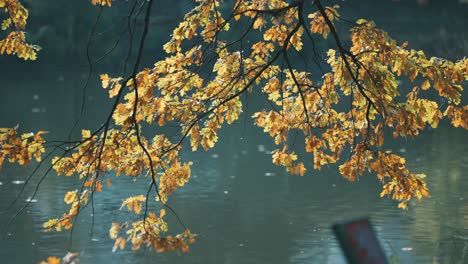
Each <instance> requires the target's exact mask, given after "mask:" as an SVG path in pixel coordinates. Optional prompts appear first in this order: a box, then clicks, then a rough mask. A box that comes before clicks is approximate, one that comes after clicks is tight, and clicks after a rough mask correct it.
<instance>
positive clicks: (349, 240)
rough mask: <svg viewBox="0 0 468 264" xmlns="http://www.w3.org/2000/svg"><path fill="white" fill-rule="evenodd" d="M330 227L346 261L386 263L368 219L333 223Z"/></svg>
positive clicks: (368, 263)
mask: <svg viewBox="0 0 468 264" xmlns="http://www.w3.org/2000/svg"><path fill="white" fill-rule="evenodd" d="M332 228H333V232H334V233H335V236H336V237H337V238H338V241H339V242H340V246H341V249H342V250H343V252H344V253H345V255H346V259H347V260H348V263H350V264H364V263H365V264H371V263H373V264H374V263H375V264H380V263H382V264H387V263H388V262H387V259H386V258H385V254H384V252H383V250H382V248H381V247H380V245H379V242H378V241H377V237H376V235H375V232H374V230H373V229H372V226H371V224H370V222H369V220H368V219H359V220H354V221H351V222H347V223H341V224H335V225H333V227H332Z"/></svg>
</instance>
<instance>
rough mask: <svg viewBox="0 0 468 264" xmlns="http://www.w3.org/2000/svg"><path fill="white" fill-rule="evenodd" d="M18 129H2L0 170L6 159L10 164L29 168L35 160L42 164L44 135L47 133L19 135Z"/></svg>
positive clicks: (0, 132)
mask: <svg viewBox="0 0 468 264" xmlns="http://www.w3.org/2000/svg"><path fill="white" fill-rule="evenodd" d="M17 129H18V127H14V128H0V169H1V167H2V165H3V163H4V162H5V159H6V158H8V161H9V162H10V163H18V164H20V165H23V166H28V165H29V163H30V162H31V160H33V159H36V161H37V162H40V161H41V155H42V153H44V152H45V148H44V145H43V144H44V143H45V140H44V139H43V138H42V135H43V134H45V133H46V132H44V131H39V132H37V133H36V134H34V133H25V134H22V135H18V131H17Z"/></svg>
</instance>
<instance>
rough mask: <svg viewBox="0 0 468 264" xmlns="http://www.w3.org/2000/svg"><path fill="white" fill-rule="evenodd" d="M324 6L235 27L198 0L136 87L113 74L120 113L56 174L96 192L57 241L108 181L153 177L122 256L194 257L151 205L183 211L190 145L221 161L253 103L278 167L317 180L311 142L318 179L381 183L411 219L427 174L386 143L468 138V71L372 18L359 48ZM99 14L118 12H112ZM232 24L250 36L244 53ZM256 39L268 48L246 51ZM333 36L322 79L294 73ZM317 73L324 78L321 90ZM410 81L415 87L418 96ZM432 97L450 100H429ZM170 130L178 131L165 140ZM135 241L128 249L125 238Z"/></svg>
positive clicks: (134, 205) (258, 0)
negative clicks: (452, 131)
mask: <svg viewBox="0 0 468 264" xmlns="http://www.w3.org/2000/svg"><path fill="white" fill-rule="evenodd" d="M321 2H322V1H320V0H315V1H303V0H300V1H293V2H291V1H284V0H268V1H265V0H237V1H235V3H234V5H233V7H232V10H231V12H230V13H228V14H227V15H226V14H224V13H222V12H220V8H219V7H220V5H221V4H227V3H224V2H222V1H218V0H197V1H196V3H197V5H196V7H195V8H194V9H192V10H191V11H190V12H188V13H187V14H186V16H185V17H184V19H183V21H182V22H181V23H180V24H179V25H178V27H176V28H175V29H174V31H173V33H172V35H171V39H170V40H169V42H168V43H167V44H165V45H164V50H165V52H166V53H167V57H166V58H164V59H163V60H160V61H157V62H156V63H155V64H154V67H152V68H145V69H143V70H138V69H137V68H138V67H137V66H138V61H139V58H137V64H136V67H135V70H134V73H133V74H132V75H130V76H128V77H110V76H109V75H108V74H102V75H101V80H102V87H103V88H105V89H108V91H109V97H110V98H112V99H113V100H114V102H115V104H114V107H113V108H112V111H111V113H110V115H109V118H108V119H107V120H106V122H105V123H104V125H103V126H101V127H100V128H99V129H97V130H96V131H94V132H91V131H87V130H83V132H82V139H81V141H79V142H78V143H76V144H75V145H73V147H72V148H70V149H68V150H66V151H65V153H64V154H63V155H62V156H58V157H56V158H54V159H53V161H52V167H53V169H55V171H56V172H57V174H59V175H61V174H65V175H66V176H72V175H79V177H80V179H82V180H83V185H82V188H81V190H80V191H72V192H68V193H67V194H66V195H65V199H64V200H65V202H66V203H69V204H71V209H70V211H69V212H68V213H66V214H63V216H62V218H56V219H51V220H49V221H48V222H46V223H45V224H44V227H45V228H46V230H52V229H55V230H57V231H60V230H62V229H69V228H71V225H72V221H71V220H72V218H73V217H75V216H76V215H77V214H78V213H79V210H80V208H82V207H83V206H85V205H86V204H87V203H88V200H89V194H92V193H94V192H99V191H102V189H103V184H102V183H103V182H104V181H105V182H107V183H108V186H110V179H109V178H110V176H109V177H108V178H107V179H103V178H104V176H105V175H106V174H107V175H111V174H110V172H112V175H115V176H116V177H118V176H120V175H126V176H128V177H143V176H146V177H147V178H148V180H149V183H150V184H149V188H148V189H147V191H146V196H144V195H140V196H134V197H129V198H127V199H125V200H124V201H123V203H122V208H127V209H128V210H130V211H133V212H134V213H135V214H137V215H140V213H141V212H142V210H143V208H144V213H143V216H142V217H141V218H138V220H136V221H131V220H129V221H126V222H124V223H112V226H111V229H110V237H111V238H112V239H115V246H114V250H117V249H118V248H120V249H123V248H124V246H125V244H126V242H128V241H130V242H131V244H132V248H133V249H135V250H136V249H139V248H140V247H141V245H146V246H149V247H152V248H154V249H156V251H158V252H160V251H167V250H175V249H179V250H181V251H182V252H186V251H188V245H189V244H190V243H193V242H194V235H193V234H192V233H191V232H190V231H189V229H187V228H185V226H184V228H185V231H184V232H183V233H181V234H178V235H175V236H166V235H164V233H165V232H167V231H168V228H167V224H166V223H165V222H164V220H163V218H164V216H165V212H166V211H165V210H164V208H163V209H161V210H160V213H159V216H158V215H157V214H156V213H154V212H148V211H147V209H148V205H147V203H148V201H149V200H150V199H149V197H150V194H151V193H153V191H154V197H155V200H157V201H159V202H160V203H161V205H162V207H167V208H169V209H170V207H168V205H167V202H168V199H169V196H170V195H171V194H172V193H173V192H174V191H175V190H176V189H177V188H179V187H181V186H183V185H184V184H185V183H187V182H188V180H189V178H190V167H191V165H192V163H191V162H190V161H188V162H183V161H182V160H181V159H180V157H179V153H180V151H181V150H182V149H183V147H185V145H184V144H183V143H184V141H186V140H189V141H190V148H191V150H192V151H196V150H198V149H199V148H200V147H201V148H203V149H204V150H209V149H210V148H213V147H214V146H215V144H216V142H217V141H218V132H219V130H220V129H221V127H222V126H224V125H226V124H228V125H229V124H232V123H233V122H235V121H236V120H238V119H239V117H240V115H241V113H242V111H243V109H244V108H245V107H244V104H243V101H242V100H241V95H243V94H248V93H251V92H260V93H263V94H264V95H265V97H266V98H267V101H268V103H269V104H270V106H271V107H270V108H268V109H267V108H265V109H256V111H257V112H255V113H254V114H253V115H252V118H253V119H254V124H255V125H257V126H259V127H261V128H263V131H264V132H265V133H267V134H268V135H270V136H271V137H272V138H273V139H274V142H275V144H276V145H277V146H278V147H277V149H275V150H273V151H272V161H273V163H274V164H276V165H281V166H284V167H285V168H286V170H287V171H288V172H290V173H291V174H297V175H301V176H302V175H305V174H306V165H305V164H306V163H307V162H305V161H304V160H303V159H301V158H300V157H299V155H297V154H296V153H295V152H294V146H293V144H291V138H292V137H293V135H295V134H297V133H301V134H302V135H303V138H304V144H305V151H306V152H307V153H311V160H313V168H314V169H321V168H322V167H324V166H329V165H331V164H337V165H338V166H339V171H340V173H341V174H342V175H343V177H345V178H346V179H349V180H351V181H354V180H356V179H357V178H358V177H360V176H361V175H363V174H364V172H366V171H370V172H373V173H375V174H376V175H377V178H378V179H379V180H380V181H381V182H382V186H383V190H382V192H381V196H385V195H388V196H390V197H391V198H392V199H394V200H396V201H398V207H400V208H407V203H408V201H410V200H411V199H412V198H416V199H421V198H422V197H426V196H428V195H429V192H428V188H427V186H426V183H425V182H424V180H423V179H424V177H425V175H423V174H414V173H412V172H410V171H409V169H408V168H407V167H406V160H405V159H404V158H403V157H401V156H399V155H397V154H394V153H392V152H391V151H390V150H385V149H383V144H384V141H385V135H384V131H389V130H390V131H392V133H393V136H394V137H416V136H418V135H419V133H420V132H421V131H422V130H424V129H425V128H426V126H431V127H433V128H436V127H437V126H438V124H439V122H440V120H441V119H442V118H444V117H446V118H448V119H450V120H451V122H452V124H453V125H454V126H455V127H462V128H464V129H468V118H467V116H468V108H467V106H460V104H461V97H462V90H463V88H462V86H461V85H462V83H463V82H465V81H467V80H468V59H463V60H460V61H456V62H451V61H447V60H443V59H439V58H434V57H433V58H427V57H426V55H425V54H424V53H423V52H422V51H415V50H411V49H408V48H407V43H403V44H397V42H396V41H395V40H393V39H392V38H390V37H389V36H388V34H387V33H386V32H385V31H383V30H381V29H378V28H377V27H376V25H375V24H374V23H373V22H370V21H366V20H363V19H360V20H358V21H357V22H356V23H353V25H352V27H351V29H350V46H349V47H346V46H345V44H344V42H343V41H342V39H341V38H342V36H341V35H340V34H338V33H337V29H336V27H337V26H338V22H339V21H340V15H339V13H338V9H339V7H338V6H333V7H325V6H323V5H322V3H321ZM93 3H94V4H96V3H100V4H101V5H104V4H105V5H109V6H110V1H101V2H98V1H94V0H93ZM151 3H152V0H149V1H148V3H147V10H148V11H147V15H146V17H145V28H144V32H146V31H147V27H148V25H149V14H150V10H151ZM310 3H312V4H311V5H310V6H308V7H307V8H308V10H309V9H311V10H312V11H311V12H310V13H309V14H306V13H305V11H304V10H305V9H306V5H307V4H310ZM246 22H248V23H246ZM233 24H236V26H238V27H242V25H246V24H248V27H247V28H245V27H243V31H242V32H241V34H240V35H239V38H238V39H236V40H234V41H232V40H230V39H231V38H232V35H233V34H230V33H231V32H232V30H233V29H232V28H233V27H232V25H233ZM143 36H144V34H143ZM251 36H258V37H259V38H260V40H258V41H257V42H255V43H253V44H248V45H246V43H248V40H249V39H250V37H251ZM329 37H331V38H332V40H333V43H334V48H333V49H330V50H329V51H328V52H326V54H314V56H315V58H324V59H323V60H322V61H320V60H314V64H315V66H316V67H315V68H314V69H309V68H306V69H301V68H299V67H295V65H294V64H293V62H292V60H291V59H290V57H291V53H297V52H300V51H301V50H302V49H303V48H304V47H305V45H311V44H312V45H314V44H313V43H315V41H317V40H320V39H322V40H323V39H325V38H329ZM143 40H144V38H143ZM143 40H142V42H141V43H143ZM313 52H314V53H315V52H316V51H315V50H314V49H313ZM206 69H208V72H207V71H206ZM316 72H318V73H321V75H322V78H321V79H318V80H316V79H314V78H313V76H314V75H315V73H316ZM400 80H406V81H409V82H413V83H414V84H415V86H414V88H413V89H412V91H411V92H409V93H407V94H406V96H404V95H402V94H401V90H402V89H401V87H400V86H399V81H400ZM430 91H433V93H434V94H437V95H438V96H439V97H438V98H437V99H436V100H431V99H428V98H430V96H429V92H430ZM437 95H436V96H437ZM441 101H443V102H444V103H442V104H441V103H440V102H441ZM438 102H439V103H438ZM443 107H444V108H445V109H442V108H443ZM111 125H113V127H112V128H111ZM148 125H150V126H153V127H155V128H156V130H157V131H159V132H157V133H154V132H153V134H152V135H151V138H152V139H147V137H145V136H144V135H143V134H142V133H141V130H142V128H143V127H146V126H148ZM173 127H177V128H178V131H177V132H174V129H173ZM168 130H170V131H172V132H171V133H170V134H169V133H167V132H164V131H168ZM173 138H175V140H174V139H173ZM3 149H5V147H4V145H2V150H3ZM91 199H92V196H91ZM171 211H172V210H171ZM123 229H125V230H126V232H125V234H126V238H125V237H123V236H119V234H120V231H121V230H123Z"/></svg>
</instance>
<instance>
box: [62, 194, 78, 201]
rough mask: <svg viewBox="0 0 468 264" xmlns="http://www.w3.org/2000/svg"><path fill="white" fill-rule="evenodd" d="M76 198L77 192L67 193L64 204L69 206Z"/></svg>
mask: <svg viewBox="0 0 468 264" xmlns="http://www.w3.org/2000/svg"><path fill="white" fill-rule="evenodd" d="M77 197H78V195H77V191H72V192H67V194H65V198H64V199H63V200H64V201H65V203H67V204H71V203H73V202H75V201H76V199H77Z"/></svg>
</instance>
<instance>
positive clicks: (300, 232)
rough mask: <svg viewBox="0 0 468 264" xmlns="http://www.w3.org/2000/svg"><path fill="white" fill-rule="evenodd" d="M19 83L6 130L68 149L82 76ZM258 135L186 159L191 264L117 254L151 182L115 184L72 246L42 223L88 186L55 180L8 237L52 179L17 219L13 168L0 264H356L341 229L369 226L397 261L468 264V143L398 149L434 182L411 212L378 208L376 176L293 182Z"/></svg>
mask: <svg viewBox="0 0 468 264" xmlns="http://www.w3.org/2000/svg"><path fill="white" fill-rule="evenodd" d="M9 77H10V78H9V81H5V82H4V83H2V85H5V86H4V87H5V88H2V94H3V95H6V96H2V97H0V110H1V113H2V114H1V122H0V127H8V126H9V127H12V126H14V125H16V124H17V123H20V127H21V128H22V129H23V130H24V131H27V130H47V131H51V133H50V135H49V138H62V139H64V137H65V138H66V135H67V131H68V129H69V127H70V126H71V125H72V124H73V120H74V118H76V117H77V115H78V112H79V111H78V110H77V109H79V105H80V100H79V99H78V100H77V98H81V92H80V87H81V85H82V83H83V76H82V73H80V72H75V73H70V74H64V75H63V76H60V75H59V76H57V74H56V73H55V72H54V71H50V72H48V73H45V74H40V75H37V76H34V77H32V78H31V80H34V82H31V81H30V80H29V79H25V78H20V77H18V76H9ZM6 79H8V78H6ZM96 87H97V86H96V85H95V84H93V85H92V86H91V88H90V89H89V91H88V94H87V97H86V102H87V109H88V110H87V112H86V114H85V117H84V119H83V120H84V121H83V122H82V124H81V125H80V127H84V128H93V127H97V126H98V125H99V122H101V120H102V117H103V116H104V115H105V114H106V113H107V111H108V109H109V107H108V105H107V104H106V103H105V99H102V98H105V96H106V91H103V90H102V89H96ZM99 98H101V99H99ZM249 123H251V122H250V118H247V122H246V124H244V123H243V122H238V123H237V124H236V125H235V126H234V127H232V128H229V129H225V130H223V131H222V134H223V136H222V137H220V142H219V144H218V145H217V147H216V148H215V149H213V150H212V151H210V152H207V153H205V152H200V153H186V154H184V156H185V157H186V158H188V159H192V160H194V165H193V174H192V178H191V181H190V182H189V184H188V185H187V186H186V187H184V188H182V189H180V190H179V191H177V192H176V193H175V194H174V195H173V196H172V197H171V198H170V205H171V206H172V207H173V208H174V209H175V210H176V211H177V213H178V214H179V216H180V217H181V218H182V220H183V222H184V223H185V224H186V225H187V226H188V227H189V228H190V229H191V230H192V231H193V232H195V233H197V234H198V239H197V243H195V244H194V245H193V246H192V247H191V252H190V253H189V254H187V255H180V254H178V253H174V252H173V253H164V254H156V253H155V252H154V251H152V250H146V251H145V250H140V251H137V252H133V251H131V250H130V249H126V250H124V251H119V252H116V253H111V250H112V245H113V242H112V241H111V240H110V238H109V236H108V230H109V227H110V222H111V221H117V220H119V219H121V218H123V217H127V216H130V214H129V213H127V212H125V211H119V207H120V204H121V201H122V199H124V198H126V197H128V196H130V195H134V194H137V193H141V192H144V190H145V188H146V187H147V185H146V184H147V182H146V179H144V178H136V181H133V180H132V179H129V178H128V177H120V178H116V179H114V181H113V183H114V184H113V185H112V187H110V188H108V189H107V188H106V190H105V191H104V192H103V193H99V194H97V195H96V196H95V214H94V229H93V234H91V221H92V219H93V218H92V217H91V214H92V212H91V210H89V209H86V210H84V211H82V212H81V214H80V217H79V218H78V221H77V227H76V228H75V229H74V232H73V234H72V236H71V235H70V232H63V233H54V232H51V233H44V232H42V229H41V226H42V223H43V222H45V221H46V220H47V219H48V218H52V217H58V216H59V215H60V214H61V213H62V212H64V211H66V210H68V209H67V208H68V207H67V206H66V204H65V203H64V202H63V195H64V193H66V191H68V190H70V189H75V188H77V186H78V185H77V183H78V182H77V181H76V179H74V178H70V177H68V178H65V177H56V176H55V175H49V176H47V177H46V178H45V180H44V181H43V182H42V183H41V185H40V188H39V191H38V194H37V195H36V196H35V197H34V200H32V203H31V205H30V206H28V207H27V209H26V210H25V211H24V213H22V214H20V215H19V216H18V217H17V218H15V220H14V221H13V222H12V223H11V225H10V226H8V227H7V226H6V223H7V222H8V220H9V219H10V218H11V216H12V215H13V214H14V213H15V212H16V211H17V210H18V209H19V208H20V207H21V206H22V205H24V203H25V202H26V201H27V200H28V199H31V195H32V193H33V191H34V189H35V187H36V184H37V183H38V181H39V180H40V177H41V175H42V174H41V173H43V172H44V170H42V171H41V173H39V174H38V175H36V176H35V177H33V179H32V181H31V182H30V183H29V184H28V185H27V186H25V192H24V194H23V195H22V196H21V197H20V200H19V203H18V204H16V205H15V206H14V207H13V208H12V209H10V210H6V209H7V207H8V206H9V205H10V203H11V202H12V201H13V199H14V198H15V197H16V195H17V194H19V192H20V190H21V189H22V188H23V187H24V184H23V181H24V180H25V179H26V177H27V171H25V170H24V169H21V168H18V167H15V166H6V167H5V168H4V169H3V170H2V171H0V182H1V184H0V200H1V201H2V202H1V203H0V213H1V218H0V227H1V228H2V237H1V240H0V259H1V260H2V261H1V262H2V263H37V262H39V261H40V260H42V259H45V258H46V257H47V256H49V255H57V256H63V255H65V254H66V252H67V251H68V250H70V251H72V252H78V253H80V258H81V261H82V263H103V262H110V261H111V262H112V263H345V260H344V258H343V256H342V255H343V254H342V252H341V250H340V248H339V246H338V244H337V241H336V240H335V238H334V236H333V234H332V232H331V230H330V226H331V225H332V224H333V223H336V222H341V221H347V220H351V219H355V218H361V217H370V219H371V221H372V223H373V225H374V229H375V230H376V232H377V235H378V238H379V240H380V243H381V245H382V247H383V248H384V251H385V253H386V255H387V257H390V256H391V255H393V256H397V257H399V258H400V260H401V263H430V262H432V261H436V262H438V263H466V261H467V259H468V252H467V251H468V242H467V236H468V203H467V199H468V197H467V194H466V189H467V188H468V181H467V180H466V177H467V173H466V172H467V170H468V156H467V149H468V143H467V141H466V138H467V136H468V132H467V131H463V130H460V129H454V128H450V127H448V126H442V127H440V128H439V129H437V130H428V131H425V133H424V134H423V136H421V137H419V138H418V139H417V140H412V139H407V140H399V141H392V142H389V147H390V148H391V149H392V150H393V151H394V152H397V153H400V154H401V155H403V156H404V157H406V158H407V161H408V167H409V168H411V169H413V171H414V172H424V173H426V174H427V175H428V177H427V181H428V186H429V188H430V191H431V197H430V198H427V199H424V200H422V201H421V202H414V203H411V205H410V208H409V210H407V211H403V210H400V209H397V208H396V203H395V202H393V201H391V200H389V199H387V198H383V199H381V198H379V192H380V190H381V187H380V184H379V182H378V181H377V180H376V178H375V176H373V175H366V176H363V177H361V178H360V179H359V181H357V182H354V183H350V182H348V181H346V180H344V179H342V178H341V177H340V176H339V174H338V173H337V169H336V168H335V167H330V168H327V169H325V170H323V171H312V170H309V171H308V173H307V175H306V176H304V177H299V176H290V175H287V174H286V173H285V172H284V170H283V169H282V168H278V167H275V166H274V165H272V163H271V156H270V155H268V154H267V153H268V151H269V150H271V149H272V147H273V146H272V143H271V140H270V139H269V138H268V137H266V136H265V135H263V132H262V131H261V129H259V128H257V127H253V126H251V125H249ZM305 158H307V156H305ZM29 171H30V170H29ZM169 221H170V222H171V226H172V228H173V231H174V232H176V231H180V230H181V227H180V226H179V225H177V223H176V222H175V220H174V217H173V216H169ZM70 242H71V247H70Z"/></svg>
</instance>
